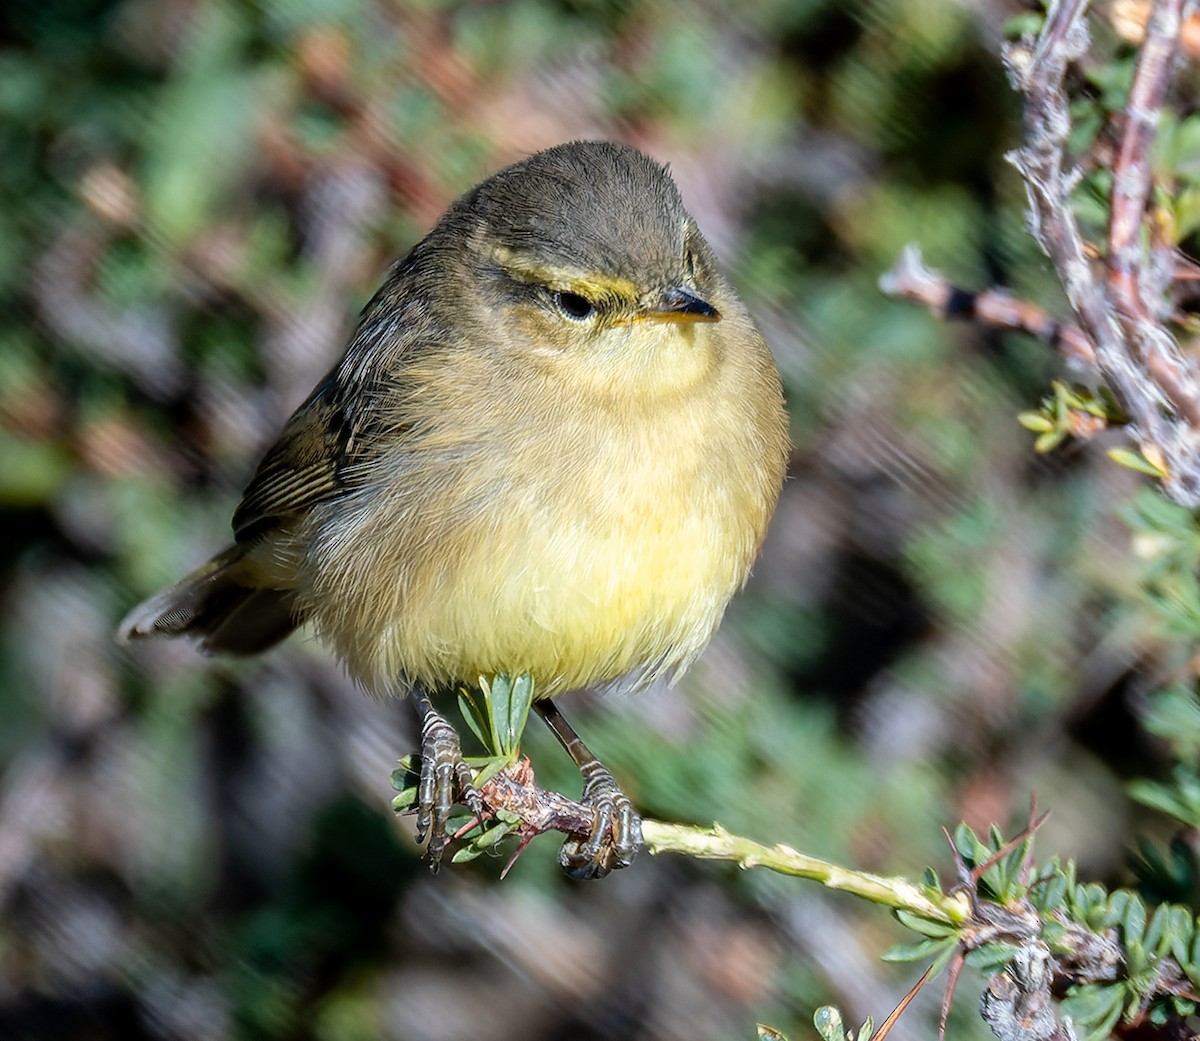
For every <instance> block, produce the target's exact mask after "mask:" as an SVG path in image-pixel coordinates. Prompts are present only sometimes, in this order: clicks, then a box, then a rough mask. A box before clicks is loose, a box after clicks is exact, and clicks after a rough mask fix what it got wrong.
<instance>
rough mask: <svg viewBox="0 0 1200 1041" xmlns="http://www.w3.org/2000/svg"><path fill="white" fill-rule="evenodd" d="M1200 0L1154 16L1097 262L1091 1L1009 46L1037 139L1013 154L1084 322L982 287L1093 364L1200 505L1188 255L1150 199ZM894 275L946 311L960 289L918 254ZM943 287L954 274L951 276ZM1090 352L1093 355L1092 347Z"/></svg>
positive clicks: (1034, 215)
mask: <svg viewBox="0 0 1200 1041" xmlns="http://www.w3.org/2000/svg"><path fill="white" fill-rule="evenodd" d="M1193 3H1194V0H1157V2H1156V3H1155V4H1154V6H1153V10H1152V12H1151V14H1150V17H1149V19H1148V21H1147V23H1146V28H1145V34H1144V39H1143V41H1142V46H1141V50H1140V52H1139V55H1138V60H1137V66H1136V69H1135V73H1134V79H1133V85H1132V87H1131V90H1130V96H1129V101H1128V104H1127V106H1126V110H1125V113H1124V121H1123V125H1122V127H1121V128H1120V129H1121V133H1120V143H1119V147H1118V149H1117V153H1116V158H1115V159H1114V161H1113V169H1112V205H1111V212H1110V224H1109V228H1108V236H1107V243H1106V253H1105V256H1104V257H1103V258H1101V259H1100V260H1098V261H1097V260H1093V259H1092V256H1093V255H1094V254H1095V252H1096V251H1095V250H1094V249H1089V247H1088V245H1087V244H1086V243H1085V241H1084V238H1083V235H1082V234H1081V232H1080V229H1079V225H1078V223H1077V221H1076V219H1075V216H1074V213H1073V211H1072V208H1071V195H1072V192H1073V191H1074V189H1075V187H1076V186H1077V185H1078V183H1079V180H1080V179H1081V177H1082V172H1081V171H1080V170H1079V169H1078V168H1077V167H1075V166H1073V165H1068V160H1067V141H1068V137H1069V135H1070V131H1071V116H1070V110H1069V106H1068V97H1067V92H1066V87H1065V82H1066V77H1067V70H1068V68H1069V67H1070V66H1071V64H1072V63H1074V62H1076V61H1078V60H1079V59H1080V58H1082V57H1083V56H1084V55H1085V54H1086V53H1087V50H1088V47H1089V43H1090V41H1089V37H1088V31H1087V25H1086V22H1085V14H1086V10H1087V0H1055V2H1054V3H1052V4H1051V6H1050V10H1049V12H1048V14H1047V17H1046V22H1045V25H1044V26H1043V29H1042V32H1041V35H1040V36H1039V37H1038V39H1037V40H1036V41H1035V42H1030V41H1022V43H1020V44H1018V45H1015V46H1012V47H1009V48H1008V49H1007V51H1006V54H1005V61H1006V64H1007V66H1008V70H1009V75H1010V78H1011V80H1012V82H1013V84H1014V86H1015V87H1016V89H1017V90H1019V91H1021V93H1023V94H1024V95H1025V99H1026V103H1025V119H1024V133H1023V137H1024V144H1023V146H1022V147H1021V148H1020V149H1018V150H1017V151H1016V152H1014V153H1011V154H1010V156H1009V159H1010V161H1011V162H1012V164H1013V166H1014V167H1015V168H1016V169H1017V171H1018V172H1019V173H1020V175H1021V177H1022V179H1023V180H1024V182H1025V188H1026V193H1027V196H1028V201H1029V226H1030V231H1031V233H1032V234H1033V236H1034V238H1035V239H1036V240H1037V242H1038V244H1039V245H1040V246H1041V247H1042V250H1043V251H1044V252H1045V253H1046V255H1047V257H1049V258H1050V261H1051V263H1052V264H1053V266H1054V268H1055V270H1056V272H1057V273H1058V276H1059V279H1060V281H1061V282H1062V286H1063V289H1064V291H1065V292H1066V296H1067V299H1068V301H1069V303H1070V304H1071V307H1072V309H1073V310H1074V312H1075V314H1076V316H1077V318H1078V323H1079V324H1078V326H1077V327H1076V326H1074V325H1070V324H1059V323H1056V322H1054V321H1052V320H1050V319H1049V318H1048V317H1047V316H1045V315H1044V314H1043V313H1042V312H1041V311H1040V310H1039V309H1037V308H1035V307H1033V306H1032V305H1028V304H1024V303H1023V302H1020V301H1013V300H1012V298H1010V297H1007V296H1005V295H1003V294H999V293H997V292H995V291H992V292H990V293H983V294H978V295H977V296H975V297H973V298H972V302H973V313H972V316H973V317H978V318H980V319H981V320H983V321H986V322H989V323H990V324H995V325H1000V326H1004V327H1008V328H1019V329H1022V330H1024V331H1027V332H1030V333H1032V334H1034V335H1038V336H1040V337H1041V338H1043V339H1048V340H1051V341H1053V342H1055V343H1056V345H1057V346H1059V347H1060V349H1062V350H1063V352H1064V354H1066V355H1067V356H1068V357H1069V358H1073V359H1075V360H1078V361H1094V363H1095V366H1096V368H1097V369H1098V370H1099V373H1100V376H1101V377H1102V378H1103V379H1104V381H1105V382H1106V383H1107V384H1108V386H1109V388H1110V389H1111V390H1112V392H1113V395H1114V397H1116V399H1117V401H1118V402H1119V403H1120V405H1121V407H1122V408H1123V409H1124V411H1125V413H1126V414H1127V415H1128V416H1129V418H1130V424H1129V427H1130V433H1131V435H1132V436H1133V437H1134V438H1135V439H1136V440H1137V441H1138V443H1139V446H1140V448H1141V450H1142V454H1143V455H1144V456H1145V457H1146V458H1147V459H1148V460H1149V461H1151V462H1152V463H1153V464H1154V465H1155V466H1156V467H1157V468H1159V469H1160V470H1162V471H1163V472H1164V473H1165V475H1166V476H1165V478H1164V488H1165V491H1166V494H1167V495H1168V496H1169V497H1170V498H1171V499H1172V500H1174V501H1175V502H1178V503H1180V504H1182V505H1184V506H1188V507H1192V508H1195V507H1198V506H1200V380H1198V377H1197V373H1196V367H1195V364H1194V362H1193V361H1192V359H1190V358H1188V357H1185V355H1184V354H1183V353H1182V352H1181V351H1180V349H1179V346H1178V344H1177V343H1176V341H1175V339H1174V337H1173V336H1172V334H1171V333H1170V331H1169V330H1168V329H1167V326H1166V322H1167V320H1168V318H1169V316H1170V313H1171V308H1172V302H1171V297H1170V293H1169V289H1170V288H1171V283H1172V280H1173V279H1174V278H1175V274H1176V256H1175V252H1174V250H1173V248H1172V246H1171V244H1170V243H1169V242H1168V241H1166V233H1165V225H1164V222H1163V221H1162V220H1160V219H1156V216H1157V215H1156V214H1155V213H1154V212H1153V209H1152V207H1151V205H1150V200H1151V185H1152V170H1151V162H1150V153H1151V150H1152V146H1153V143H1154V138H1155V134H1156V132H1157V129H1158V125H1159V122H1160V120H1161V115H1162V107H1163V103H1164V100H1165V98H1166V95H1167V89H1168V86H1169V84H1170V80H1171V74H1172V71H1173V69H1174V66H1175V64H1176V61H1177V59H1178V56H1179V53H1180V37H1181V33H1182V30H1183V27H1184V25H1185V24H1186V23H1187V22H1188V20H1189V19H1191V17H1192V10H1191V9H1192V6H1193ZM907 259H908V261H910V262H909V263H908V266H907V267H906V266H905V264H906V260H905V259H902V261H901V263H900V264H898V265H897V268H896V270H895V271H894V272H891V273H889V275H887V276H885V278H884V279H883V280H881V284H882V285H883V287H884V291H885V292H891V293H892V294H893V295H900V296H904V297H907V298H910V299H917V300H921V302H923V303H925V304H926V306H930V307H932V308H933V309H934V310H938V311H940V312H942V313H943V314H959V313H962V312H961V311H954V310H952V308H951V306H949V305H951V304H952V303H953V299H954V298H953V297H952V296H947V295H946V293H945V290H940V289H938V288H937V287H936V284H935V283H936V281H937V276H936V275H933V274H932V273H929V275H930V276H932V279H933V280H934V281H932V282H931V281H930V279H929V278H924V279H922V278H919V277H916V275H919V274H920V273H921V272H920V270H919V265H918V266H914V265H913V264H912V263H911V260H912V259H913V258H912V257H909V258H907ZM943 284H944V283H943ZM1089 355H1090V357H1089Z"/></svg>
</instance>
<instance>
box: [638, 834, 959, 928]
mask: <svg viewBox="0 0 1200 1041" xmlns="http://www.w3.org/2000/svg"><path fill="white" fill-rule="evenodd" d="M642 837H643V838H644V839H645V842H646V849H647V851H649V852H650V853H652V854H655V855H657V854H660V853H680V854H682V855H684V856H688V857H699V858H700V859H702V860H728V861H732V862H734V863H736V864H737V865H738V867H740V868H743V869H749V868H759V867H761V868H766V869H767V870H768V871H776V872H778V873H779V874H781V875H794V876H796V877H798V878H810V879H813V880H814V881H817V882H820V883H822V884H823V885H824V886H826V887H827V888H829V889H838V890H841V891H842V892H844V893H852V894H853V895H854V896H859V897H862V898H863V899H864V900H869V901H871V902H872V903H874V904H882V905H883V906H884V907H891V908H896V909H902V910H906V911H911V912H912V913H913V914H916V915H920V916H921V917H922V918H928V919H930V920H932V921H935V922H945V923H946V924H947V925H962V924H963V923H964V922H966V921H967V920H968V919H969V918H970V915H971V911H970V904H969V902H968V900H967V898H966V896H965V895H962V894H955V895H948V894H945V893H938V892H936V891H935V890H932V889H930V888H928V887H926V886H918V885H914V884H913V883H912V882H909V881H908V880H907V879H904V878H893V877H888V876H885V875H873V874H871V873H870V872H867V871H852V870H850V869H849V868H844V867H840V866H839V865H837V864H831V863H829V861H827V860H821V859H819V858H817V857H810V856H808V854H806V853H801V852H799V851H798V850H795V849H792V847H791V846H785V845H783V844H782V843H778V844H776V845H774V846H764V845H762V844H761V843H758V842H754V841H753V840H751V839H747V838H742V837H741V836H740V835H732V834H730V833H729V832H728V831H726V830H725V829H724V828H722V827H721V826H720V825H719V824H714V825H713V826H712V827H711V828H698V827H694V826H692V825H687V824H668V823H666V822H664V821H656V820H644V821H642Z"/></svg>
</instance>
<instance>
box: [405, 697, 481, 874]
mask: <svg viewBox="0 0 1200 1041" xmlns="http://www.w3.org/2000/svg"><path fill="white" fill-rule="evenodd" d="M417 704H418V707H419V708H420V711H421V716H422V720H421V773H420V777H419V779H418V781H417V822H416V823H417V842H418V843H421V842H424V841H425V840H426V838H427V837H428V839H429V844H428V846H426V849H425V855H426V857H427V858H428V860H429V867H430V870H432V871H433V872H435V873H436V872H437V869H438V867H439V866H440V865H441V862H442V853H443V851H444V850H445V848H446V841H447V836H446V823H447V821H449V820H450V813H451V811H452V810H453V808H454V790H455V786H456V785H457V788H458V791H459V793H460V795H461V797H462V799H463V801H464V802H466V804H467V805H468V806H469V807H470V808H471V812H472V813H474V814H475V815H476V817H479V816H481V815H482V813H483V800H482V799H481V798H480V796H479V791H478V789H476V787H475V784H474V781H473V779H472V775H471V768H470V767H469V766H468V765H467V763H466V761H465V760H464V759H463V755H462V748H461V746H460V745H459V740H458V732H457V731H456V730H455V729H454V727H452V726H451V725H450V723H449V722H448V721H447V719H446V718H445V716H443V715H442V714H441V713H440V712H438V711H437V709H435V708H434V707H433V703H432V702H431V701H430V700H429V696H428V695H426V694H424V693H422V694H420V695H419V697H418V699H417Z"/></svg>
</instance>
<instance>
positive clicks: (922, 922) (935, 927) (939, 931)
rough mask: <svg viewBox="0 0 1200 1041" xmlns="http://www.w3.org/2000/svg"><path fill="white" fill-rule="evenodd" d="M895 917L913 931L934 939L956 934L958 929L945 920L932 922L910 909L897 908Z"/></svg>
mask: <svg viewBox="0 0 1200 1041" xmlns="http://www.w3.org/2000/svg"><path fill="white" fill-rule="evenodd" d="M895 914H896V918H897V919H898V920H899V921H900V923H901V924H902V925H905V926H907V927H908V928H909V929H911V930H912V931H913V932H916V933H920V934H921V935H922V936H931V937H934V938H935V939H945V938H946V937H947V936H957V935H958V930H957V929H956V928H955V927H954V926H952V925H947V924H946V923H945V922H933V921H930V920H929V919H928V918H922V917H921V916H920V915H918V914H914V913H913V912H912V911H908V910H905V909H904V908H899V909H897V911H896V912H895Z"/></svg>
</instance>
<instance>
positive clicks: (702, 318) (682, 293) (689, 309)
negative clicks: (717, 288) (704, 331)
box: [645, 286, 721, 322]
mask: <svg viewBox="0 0 1200 1041" xmlns="http://www.w3.org/2000/svg"><path fill="white" fill-rule="evenodd" d="M645 316H646V317H647V318H650V319H653V320H654V321H658V322H719V321H720V320H721V312H720V311H718V310H717V309H716V308H715V307H713V305H712V304H710V303H709V302H708V301H707V300H705V299H704V298H703V297H699V296H697V295H696V294H695V293H693V292H692V291H691V290H690V289H684V288H683V287H682V286H669V287H668V288H666V289H664V290H662V292H661V293H659V294H658V297H657V299H655V300H653V301H652V302H651V303H650V306H649V307H647V308H646V312H645Z"/></svg>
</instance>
